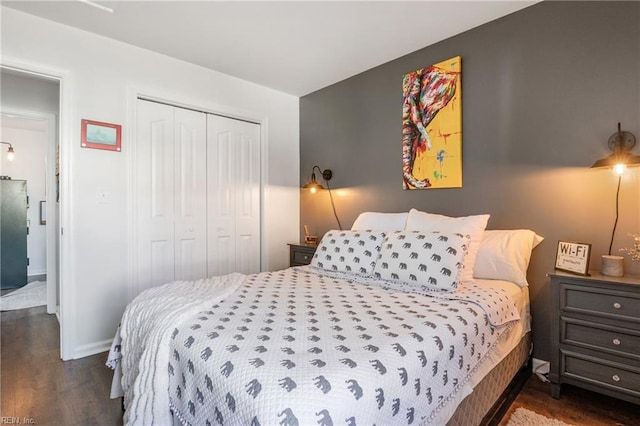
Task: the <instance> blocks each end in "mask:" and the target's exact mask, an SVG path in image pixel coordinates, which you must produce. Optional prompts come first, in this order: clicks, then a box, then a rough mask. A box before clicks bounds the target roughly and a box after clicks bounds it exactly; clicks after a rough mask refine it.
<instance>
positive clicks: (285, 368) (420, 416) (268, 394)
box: [121, 266, 519, 426]
mask: <svg viewBox="0 0 640 426" xmlns="http://www.w3.org/2000/svg"><path fill="white" fill-rule="evenodd" d="M236 278H237V277H236ZM236 281H238V280H237V279H236ZM240 281H242V283H241V284H235V285H234V286H233V288H231V287H230V286H229V284H228V283H227V284H220V283H217V284H216V285H218V286H220V285H222V286H223V287H224V288H226V289H227V291H226V294H225V295H224V297H220V296H219V295H218V296H212V295H211V291H210V290H209V292H208V293H207V292H205V294H208V296H207V297H208V299H207V298H200V299H198V304H197V306H199V309H197V312H195V311H192V312H191V313H189V314H188V315H182V318H180V320H179V321H177V320H171V321H170V324H171V325H170V326H169V327H167V321H158V322H159V323H164V325H159V327H161V328H163V330H160V331H158V332H157V333H156V332H153V333H151V332H148V331H145V332H144V333H143V334H144V335H145V337H144V338H142V337H140V339H143V340H144V343H142V344H141V343H139V342H136V339H133V338H131V336H130V335H129V336H128V338H127V339H123V342H122V354H123V365H129V366H132V365H133V366H137V367H136V368H135V370H138V369H139V370H140V371H136V372H135V374H127V372H126V371H125V372H124V376H123V383H122V384H123V388H124V389H125V392H126V391H127V390H129V397H128V398H125V404H126V406H127V410H128V411H129V410H132V412H130V413H129V414H128V415H125V421H126V422H127V423H130V424H164V422H165V421H166V420H167V419H170V418H171V413H170V412H172V413H173V415H174V416H175V417H176V418H177V419H179V420H180V421H181V422H182V423H183V424H190V425H216V424H227V425H229V424H243V425H255V426H257V425H263V426H266V425H285V426H292V425H318V424H319V425H324V426H326V425H333V424H336V425H337V424H346V425H356V424H379V425H382V424H428V423H429V422H430V421H431V420H432V419H433V417H434V416H435V415H436V414H437V412H438V410H439V409H440V408H441V407H443V406H444V405H445V404H447V402H448V400H449V399H450V398H451V397H452V396H453V395H455V393H456V392H457V391H458V390H459V389H460V388H461V387H462V385H463V384H464V383H465V382H466V381H467V380H468V379H469V377H470V376H471V374H472V373H473V372H474V370H475V369H476V368H477V367H478V366H479V365H480V364H481V363H482V362H483V360H484V358H485V357H486V355H487V354H488V353H490V351H491V350H492V349H493V347H494V346H495V345H496V343H497V342H498V341H499V340H500V338H501V337H502V336H503V335H504V334H505V333H506V331H507V330H508V329H509V328H510V326H511V325H512V324H513V322H514V321H516V320H518V319H519V314H518V311H517V309H516V307H515V304H514V302H513V300H512V299H511V298H510V297H509V296H508V295H507V294H506V293H505V292H504V291H502V290H500V289H495V288H487V287H482V286H479V285H475V284H461V285H460V286H459V287H458V290H457V291H456V292H454V293H442V292H429V291H424V290H422V289H419V288H416V287H409V286H404V285H396V284H392V283H389V282H379V281H375V280H373V279H370V278H359V277H356V276H354V275H344V274H335V273H328V272H327V271H322V270H317V269H314V268H312V267H309V266H307V267H298V268H289V269H285V270H282V271H277V272H265V273H260V274H255V275H249V276H246V277H245V278H244V280H240ZM225 285H226V287H225ZM214 287H215V286H214ZM233 289H235V291H233ZM189 296H190V297H200V296H198V295H197V294H190V295H189ZM157 297H161V294H160V293H158V292H156V293H155V294H154V297H153V298H151V299H150V301H149V302H148V303H149V304H155V305H158V300H157V299H156V298H157ZM168 297H169V296H168ZM139 298H141V299H143V300H144V299H145V296H144V293H143V294H142V295H141V296H139ZM168 303H169V302H168ZM136 306H137V308H135V309H138V310H142V311H144V303H143V301H140V302H139V303H136ZM194 306H196V305H194ZM203 306H206V308H203ZM128 309H129V308H128ZM151 309H153V308H151ZM191 309H193V307H192V308H191ZM156 310H157V309H156ZM140 315H141V314H139V313H138V314H130V315H128V316H127V314H126V313H125V316H124V317H123V323H122V325H121V328H123V329H124V328H127V329H134V328H135V327H137V325H136V324H124V321H125V318H128V320H127V321H129V322H130V321H134V322H135V321H136V318H138V317H140ZM143 316H144V315H143ZM154 333H155V334H157V336H156V338H155V339H156V340H157V342H156V343H154V344H153V345H151V344H150V343H149V341H148V340H149V337H148V336H149V335H152V334H154ZM160 341H162V343H158V342H160ZM140 345H142V346H144V347H140ZM127 346H129V347H127ZM145 351H151V352H152V353H153V355H152V356H150V357H149V356H147V358H148V359H153V360H159V361H157V362H155V365H151V366H149V365H147V364H149V362H146V361H142V360H143V358H144V356H142V355H140V354H142V353H143V352H145ZM156 351H157V352H161V353H160V354H159V353H156ZM127 357H129V358H130V359H128V360H126V362H125V359H126V358H127ZM163 362H165V364H162V363H163ZM147 367H148V368H150V369H151V373H149V372H147V373H145V374H147V375H150V376H151V377H152V378H151V379H148V380H147V382H148V383H149V386H150V388H149V389H146V390H145V389H144V388H142V387H140V380H139V379H138V377H137V376H139V375H141V374H143V370H144V369H145V368H147ZM156 367H157V368H156ZM136 380H137V382H138V386H137V388H136V386H134V383H135V382H136ZM157 384H161V386H160V387H158V386H157ZM145 392H146V393H149V392H168V394H167V396H168V399H166V398H164V395H163V398H160V399H157V401H152V402H149V401H148V400H149V398H148V396H145V395H144V394H145ZM141 400H142V401H144V403H141ZM164 401H167V402H168V405H167V406H157V404H158V403H161V404H162V405H164V404H165V402H164ZM145 404H147V405H149V404H150V405H151V407H150V408H149V407H147V408H145V409H136V407H144V406H145ZM153 404H156V406H153Z"/></svg>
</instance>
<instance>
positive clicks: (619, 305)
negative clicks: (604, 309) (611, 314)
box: [613, 302, 622, 309]
mask: <svg viewBox="0 0 640 426" xmlns="http://www.w3.org/2000/svg"><path fill="white" fill-rule="evenodd" d="M613 307H614V308H616V309H620V308H622V305H621V304H619V303H618V302H616V303H614V304H613Z"/></svg>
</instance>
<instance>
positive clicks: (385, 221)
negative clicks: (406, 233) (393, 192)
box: [351, 212, 409, 231]
mask: <svg viewBox="0 0 640 426" xmlns="http://www.w3.org/2000/svg"><path fill="white" fill-rule="evenodd" d="M407 216H409V213H406V212H405V213H376V212H364V213H360V215H359V216H358V217H357V219H356V221H355V222H353V226H351V230H356V229H371V230H374V231H401V230H403V229H404V227H405V225H406V223H407Z"/></svg>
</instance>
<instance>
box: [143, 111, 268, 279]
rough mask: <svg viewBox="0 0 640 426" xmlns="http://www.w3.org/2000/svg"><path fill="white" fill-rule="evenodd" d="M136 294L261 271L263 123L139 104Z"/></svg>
mask: <svg viewBox="0 0 640 426" xmlns="http://www.w3.org/2000/svg"><path fill="white" fill-rule="evenodd" d="M137 113H138V115H137V130H136V132H137V133H136V154H135V160H134V163H135V187H136V191H135V192H136V194H137V195H136V196H135V197H136V222H137V224H136V226H135V230H134V234H135V235H136V237H137V238H136V240H137V244H136V245H137V268H136V269H137V277H136V281H137V289H138V291H142V290H145V289H147V288H150V287H153V286H157V285H161V284H164V283H167V282H171V281H174V280H184V281H190V280H196V279H200V278H205V277H207V276H213V275H223V274H227V273H230V272H242V273H254V272H259V270H260V232H261V230H260V217H261V215H260V175H261V173H260V164H261V158H260V125H259V124H256V123H251V122H247V121H242V120H236V119H232V118H228V117H221V116H217V115H213V114H207V113H204V112H200V111H194V110H190V109H185V108H179V107H175V106H171V105H166V104H162V103H157V102H152V101H147V100H142V99H139V100H138V102H137Z"/></svg>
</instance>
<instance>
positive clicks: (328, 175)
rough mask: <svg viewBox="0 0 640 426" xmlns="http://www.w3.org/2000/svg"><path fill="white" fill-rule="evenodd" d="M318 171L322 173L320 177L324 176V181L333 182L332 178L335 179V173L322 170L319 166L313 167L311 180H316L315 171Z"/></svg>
mask: <svg viewBox="0 0 640 426" xmlns="http://www.w3.org/2000/svg"><path fill="white" fill-rule="evenodd" d="M316 169H318V172H320V175H322V179H324V180H326V181H328V180H331V178H332V177H333V172H332V171H331V170H329V169H325V170H321V169H320V167H318V166H313V168H312V169H311V180H313V181H314V180H316V174H315V170H316Z"/></svg>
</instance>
